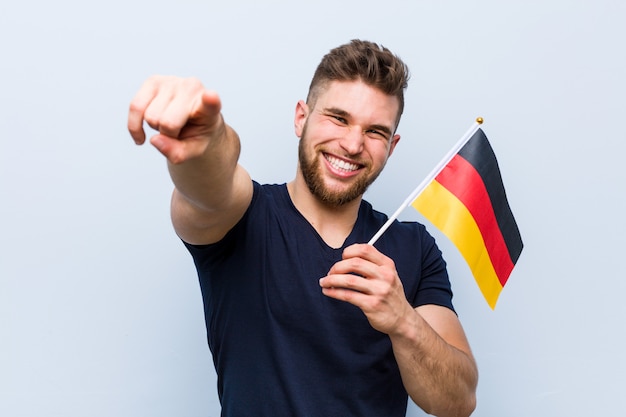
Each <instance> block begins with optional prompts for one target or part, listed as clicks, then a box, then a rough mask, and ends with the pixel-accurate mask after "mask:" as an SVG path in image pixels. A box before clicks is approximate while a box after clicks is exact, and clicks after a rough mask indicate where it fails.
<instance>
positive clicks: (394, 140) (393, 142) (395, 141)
mask: <svg viewBox="0 0 626 417" xmlns="http://www.w3.org/2000/svg"><path fill="white" fill-rule="evenodd" d="M398 142H400V135H393V137H392V138H391V145H390V146H389V153H388V154H387V158H389V157H390V156H391V154H392V153H393V150H394V149H396V145H397V144H398Z"/></svg>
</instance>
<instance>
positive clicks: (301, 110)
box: [293, 100, 309, 138]
mask: <svg viewBox="0 0 626 417" xmlns="http://www.w3.org/2000/svg"><path fill="white" fill-rule="evenodd" d="M308 117H309V106H308V105H307V104H306V103H305V102H304V100H300V101H298V104H296V114H295V116H294V120H293V125H294V128H295V130H296V136H297V137H299V138H301V137H302V131H303V130H304V125H305V123H306V119H307V118H308Z"/></svg>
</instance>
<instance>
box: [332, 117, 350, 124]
mask: <svg viewBox="0 0 626 417" xmlns="http://www.w3.org/2000/svg"><path fill="white" fill-rule="evenodd" d="M332 118H333V119H335V120H337V121H338V122H339V123H342V124H346V123H348V122H347V121H346V119H344V118H343V117H341V116H335V115H333V116H332Z"/></svg>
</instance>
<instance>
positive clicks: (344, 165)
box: [325, 155, 359, 171]
mask: <svg viewBox="0 0 626 417" xmlns="http://www.w3.org/2000/svg"><path fill="white" fill-rule="evenodd" d="M325 156H326V159H327V160H328V162H330V164H331V165H332V166H333V167H334V168H336V169H341V170H344V171H356V170H357V169H359V166H358V165H357V164H351V163H350V162H346V161H343V160H341V159H337V158H335V157H332V156H330V155H325Z"/></svg>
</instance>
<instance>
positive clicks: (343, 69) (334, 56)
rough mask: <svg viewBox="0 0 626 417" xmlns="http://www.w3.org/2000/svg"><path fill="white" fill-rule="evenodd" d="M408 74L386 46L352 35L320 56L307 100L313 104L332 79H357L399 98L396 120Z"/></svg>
mask: <svg viewBox="0 0 626 417" xmlns="http://www.w3.org/2000/svg"><path fill="white" fill-rule="evenodd" d="M409 77H410V75H409V68H408V67H407V66H406V64H405V63H404V62H402V60H401V59H400V58H399V57H397V56H396V55H394V54H393V53H392V52H391V51H390V50H389V49H387V48H385V47H384V46H382V45H378V44H376V43H373V42H369V41H363V40H358V39H355V40H352V41H351V42H350V43H347V44H345V45H341V46H339V47H337V48H334V49H332V50H331V51H330V52H329V53H328V54H326V55H325V56H324V57H323V58H322V61H321V62H320V64H319V65H318V67H317V69H316V70H315V74H314V75H313V79H312V80H311V85H310V86H309V94H308V96H307V103H308V104H309V105H311V106H315V101H316V100H317V97H318V95H319V94H320V93H321V92H322V91H323V90H324V89H325V88H326V87H327V85H328V83H329V82H331V81H356V80H360V81H363V82H364V83H365V84H367V85H369V86H371V87H374V88H376V89H378V90H380V91H382V92H383V93H385V94H388V95H390V96H395V97H397V98H398V102H399V105H400V106H399V109H398V117H397V120H396V124H397V123H398V122H399V121H400V116H401V115H402V111H403V110H404V90H405V89H406V88H407V85H408V81H409Z"/></svg>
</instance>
